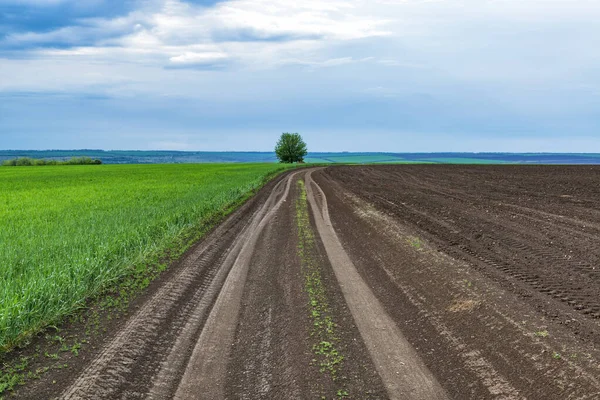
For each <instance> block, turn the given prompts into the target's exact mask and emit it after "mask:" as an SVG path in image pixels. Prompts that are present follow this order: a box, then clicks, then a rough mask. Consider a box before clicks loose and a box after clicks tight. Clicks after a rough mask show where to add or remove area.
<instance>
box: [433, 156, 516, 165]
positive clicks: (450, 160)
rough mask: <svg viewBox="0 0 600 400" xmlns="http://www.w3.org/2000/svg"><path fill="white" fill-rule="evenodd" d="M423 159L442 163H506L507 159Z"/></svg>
mask: <svg viewBox="0 0 600 400" xmlns="http://www.w3.org/2000/svg"><path fill="white" fill-rule="evenodd" d="M423 161H431V162H435V163H442V164H506V163H507V161H502V160H488V159H480V158H460V157H456V158H427V159H423Z"/></svg>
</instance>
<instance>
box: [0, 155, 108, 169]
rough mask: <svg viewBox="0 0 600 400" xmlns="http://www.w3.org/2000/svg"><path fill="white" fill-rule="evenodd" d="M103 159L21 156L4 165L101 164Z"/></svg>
mask: <svg viewBox="0 0 600 400" xmlns="http://www.w3.org/2000/svg"><path fill="white" fill-rule="evenodd" d="M100 164H102V161H101V160H98V159H92V158H90V157H73V158H71V159H70V160H66V161H60V160H44V159H36V158H30V157H19V158H15V159H13V160H4V161H2V166H4V167H30V166H41V165H100Z"/></svg>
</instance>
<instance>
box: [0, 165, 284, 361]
mask: <svg viewBox="0 0 600 400" xmlns="http://www.w3.org/2000/svg"><path fill="white" fill-rule="evenodd" d="M282 168H284V167H283V166H282V165H280V164H244V165H239V164H227V165H224V164H211V165H208V164H205V165H198V164H196V165H145V166H144V165H101V166H64V167H63V166H57V167H52V168H0V267H1V268H2V273H1V275H0V350H4V351H6V350H9V349H10V348H12V347H13V346H14V345H15V344H17V343H19V342H20V341H21V340H22V339H24V338H26V337H28V336H29V335H31V334H33V333H35V332H37V331H39V330H40V329H42V328H43V327H45V326H48V325H51V324H54V323H57V322H58V321H60V320H61V319H62V318H63V317H64V316H66V315H69V314H71V313H73V312H74V311H75V310H76V309H78V308H81V307H83V306H85V304H86V299H88V298H90V297H91V296H93V295H96V294H98V293H100V292H102V291H104V290H106V289H107V288H109V287H111V286H113V285H117V284H118V283H119V282H121V281H122V280H123V279H126V278H127V277H129V276H132V275H136V274H137V276H139V275H140V274H142V275H143V273H144V268H145V263H146V262H148V260H149V259H151V258H153V257H157V255H160V254H164V253H165V252H168V251H173V252H177V251H180V250H181V249H180V247H181V246H183V244H182V243H183V242H182V238H183V237H190V236H194V237H197V232H204V231H205V230H206V229H207V228H206V227H208V226H211V224H212V223H214V221H215V220H217V219H219V218H221V217H222V216H223V215H225V214H226V213H228V212H229V211H231V209H232V207H233V206H234V205H236V204H239V203H240V202H241V201H242V200H243V199H245V198H246V197H247V196H249V195H250V193H251V192H252V191H254V190H256V189H257V188H259V187H260V186H262V184H263V183H264V182H265V181H266V178H267V177H268V176H270V175H272V174H274V173H275V172H276V171H278V170H281V169H282Z"/></svg>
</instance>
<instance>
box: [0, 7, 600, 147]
mask: <svg viewBox="0 0 600 400" xmlns="http://www.w3.org/2000/svg"><path fill="white" fill-rule="evenodd" d="M599 20H600V1H598V0H593V1H592V0H576V1H574V0H327V1H325V0H303V1H301V2H297V1H293V0H233V1H215V0H119V1H116V0H0V149H82V148H92V149H142V150H145V149H165V150H167V149H168V150H204V151H212V150H216V151H218V150H222V151H232V150H236V151H265V150H272V149H273V147H274V144H275V142H276V140H277V138H278V136H279V135H280V134H281V133H282V132H299V133H301V134H302V136H303V137H304V139H305V141H306V142H307V144H308V148H309V151H386V152H387V151H389V152H446V151H467V152H470V151H473V152H480V151H481V152H487V151H489V152H496V151H502V152H504V151H508V152H600V51H599V50H598V49H600V24H599V23H598V21H599Z"/></svg>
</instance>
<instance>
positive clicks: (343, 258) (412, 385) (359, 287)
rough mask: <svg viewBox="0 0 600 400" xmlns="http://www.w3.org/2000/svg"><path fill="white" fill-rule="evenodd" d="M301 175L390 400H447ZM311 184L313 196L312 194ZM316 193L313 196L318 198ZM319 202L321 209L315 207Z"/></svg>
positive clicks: (321, 196)
mask: <svg viewBox="0 0 600 400" xmlns="http://www.w3.org/2000/svg"><path fill="white" fill-rule="evenodd" d="M312 172H313V171H309V172H307V173H306V175H305V182H306V191H307V195H308V201H309V203H310V205H311V209H312V211H313V216H314V219H315V224H316V227H317V231H318V233H319V236H320V237H321V240H322V242H323V245H324V246H325V250H326V252H327V255H328V258H329V260H330V262H331V265H332V267H333V270H334V272H335V275H336V277H337V279H338V282H339V284H340V287H341V289H342V293H343V295H344V298H345V299H346V302H347V304H348V307H349V309H350V311H351V313H352V315H353V317H354V321H355V324H356V326H357V328H358V330H359V332H360V334H361V336H362V338H363V340H364V342H365V344H366V346H367V349H368V351H369V353H370V355H371V358H372V359H373V361H374V363H375V366H376V368H377V371H378V373H379V375H380V376H381V378H382V380H383V383H384V384H385V386H386V388H387V391H388V395H389V397H390V398H391V399H409V400H410V399H415V400H417V399H418V400H423V399H447V398H448V397H447V394H446V392H445V391H444V389H443V388H442V387H441V386H440V384H439V383H438V382H437V380H436V379H435V377H434V376H433V375H432V374H431V372H430V371H429V370H428V369H427V367H426V366H425V364H424V363H423V361H422V360H421V358H420V357H419V356H418V354H417V352H416V351H415V350H414V348H413V347H412V346H411V345H410V343H408V341H407V340H406V339H405V338H404V336H403V335H402V333H401V332H400V329H399V328H398V326H397V325H396V324H395V323H394V321H393V320H392V319H391V317H390V316H389V315H388V314H387V312H386V311H385V309H384V308H383V306H382V305H381V303H380V302H379V300H378V299H377V298H376V297H375V295H374V294H373V292H372V291H371V289H370V288H369V287H368V286H367V285H366V283H365V282H364V281H363V280H362V278H361V276H360V275H359V273H358V271H357V270H356V267H355V266H354V264H353V263H352V261H351V260H350V258H349V256H348V254H347V253H346V252H345V250H344V249H343V247H342V245H341V243H340V241H339V239H338V237H337V234H336V233H335V231H334V230H333V226H332V225H331V220H330V217H329V211H328V208H327V199H326V197H325V193H324V192H323V191H322V190H321V188H320V187H319V186H318V185H317V184H316V183H315V182H314V181H313V179H312ZM313 188H316V190H317V191H318V194H317V195H315V192H314V190H313ZM317 197H318V200H317ZM319 202H320V207H319Z"/></svg>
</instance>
